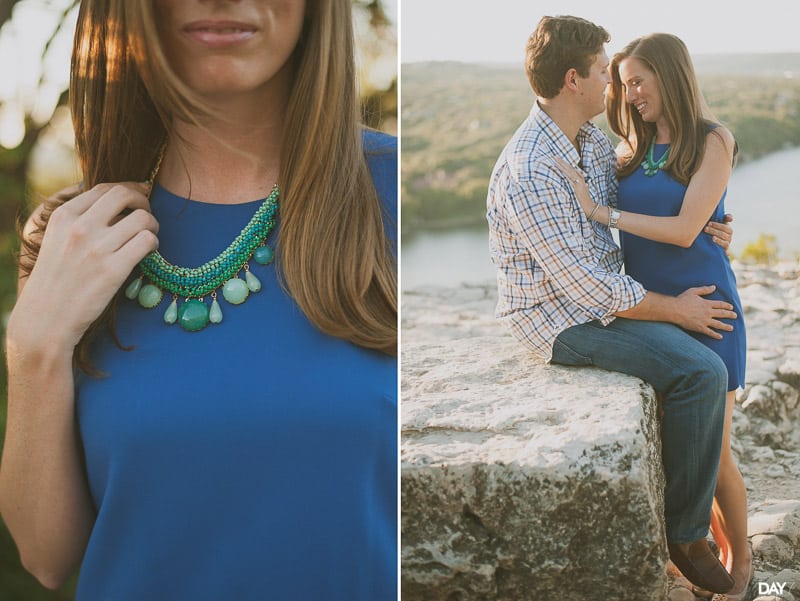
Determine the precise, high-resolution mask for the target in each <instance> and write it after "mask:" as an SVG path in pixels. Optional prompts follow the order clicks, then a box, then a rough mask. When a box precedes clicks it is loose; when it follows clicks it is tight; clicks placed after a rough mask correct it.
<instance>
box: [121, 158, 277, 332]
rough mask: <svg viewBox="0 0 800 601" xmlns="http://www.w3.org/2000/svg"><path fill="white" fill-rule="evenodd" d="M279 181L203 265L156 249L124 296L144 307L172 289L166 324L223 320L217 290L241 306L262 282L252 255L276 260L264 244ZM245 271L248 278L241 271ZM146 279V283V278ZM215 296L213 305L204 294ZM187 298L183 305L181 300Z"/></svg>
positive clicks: (193, 326) (191, 326) (199, 325)
mask: <svg viewBox="0 0 800 601" xmlns="http://www.w3.org/2000/svg"><path fill="white" fill-rule="evenodd" d="M163 156H164V149H163V148H162V149H161V152H160V154H159V157H158V160H157V162H156V166H155V168H154V169H153V173H152V175H151V177H150V179H149V180H148V183H149V184H150V192H151V193H152V190H153V185H154V183H155V178H156V175H157V174H158V169H159V167H160V165H161V159H162V158H163ZM278 197H279V191H278V184H275V186H274V187H273V188H272V192H270V194H269V196H267V197H266V198H265V199H264V201H263V202H262V203H261V206H260V207H259V208H258V210H257V211H256V212H255V214H254V215H253V217H252V218H251V219H250V221H249V222H248V223H247V225H245V226H244V228H242V231H241V232H240V233H239V235H238V236H236V238H235V239H234V240H233V242H231V243H230V244H229V245H228V247H227V248H226V249H225V250H223V251H222V252H221V253H220V254H219V255H217V256H216V257H214V258H213V259H211V260H210V261H208V262H206V263H204V264H203V265H200V266H199V267H181V266H178V265H173V264H172V263H170V262H169V261H167V260H166V259H165V258H164V257H163V256H162V255H161V253H160V252H159V251H157V250H155V251H153V252H152V253H150V254H149V255H147V256H146V257H145V258H144V259H142V261H141V262H140V263H139V270H140V272H141V273H140V275H139V276H138V277H137V278H136V279H134V280H133V281H132V282H131V283H130V284H128V286H127V287H126V288H125V296H126V297H127V298H128V299H130V300H137V301H138V303H139V305H141V306H142V307H144V308H145V309H152V308H153V307H156V306H157V305H158V304H159V303H160V302H161V299H162V298H163V296H164V291H166V292H169V293H170V294H172V303H171V304H170V305H169V307H168V308H167V310H166V312H165V313H164V323H166V324H168V325H171V324H174V323H176V322H177V323H178V324H179V325H180V326H181V327H182V328H183V329H184V330H186V331H187V332H197V331H199V330H202V329H203V328H205V327H206V326H207V325H208V324H209V323H213V324H218V323H220V322H221V321H222V308H221V307H220V304H219V302H218V301H217V291H218V290H219V289H222V296H223V298H224V299H225V300H226V301H228V302H229V303H230V304H232V305H240V304H242V303H243V302H244V301H245V300H247V297H248V296H249V295H250V293H251V292H258V291H260V290H261V281H260V280H259V279H258V278H257V277H256V276H255V275H254V274H253V273H252V272H251V271H250V265H249V264H248V261H249V260H250V259H251V258H252V259H253V260H254V261H255V262H256V263H258V264H259V265H268V264H270V263H272V261H273V259H274V257H275V253H274V251H273V249H272V248H271V247H269V246H267V245H266V244H265V242H266V240H267V237H268V236H269V234H270V232H271V231H272V229H273V227H274V226H275V218H276V213H277V209H278ZM241 271H244V279H242V278H240V277H239V273H240V272H241ZM145 280H147V283H145ZM206 296H210V297H211V306H209V305H207V304H206V303H205V300H204V299H205V297H206ZM180 298H183V299H184V302H183V303H182V304H181V305H180V306H179V305H178V300H179V299H180Z"/></svg>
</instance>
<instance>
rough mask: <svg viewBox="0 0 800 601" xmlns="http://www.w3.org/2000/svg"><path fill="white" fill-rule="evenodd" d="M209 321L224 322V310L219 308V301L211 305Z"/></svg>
mask: <svg viewBox="0 0 800 601" xmlns="http://www.w3.org/2000/svg"><path fill="white" fill-rule="evenodd" d="M208 320H209V321H210V322H211V323H220V322H221V321H222V308H221V307H220V306H219V303H218V302H217V299H214V301H213V302H212V303H211V311H209V312H208Z"/></svg>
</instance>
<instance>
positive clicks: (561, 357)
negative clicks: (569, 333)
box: [552, 338, 593, 367]
mask: <svg viewBox="0 0 800 601" xmlns="http://www.w3.org/2000/svg"><path fill="white" fill-rule="evenodd" d="M552 362H553V363H559V364H561V365H574V366H581V367H582V366H587V365H593V363H592V360H591V359H590V358H589V357H584V356H583V355H581V354H580V353H579V352H577V351H575V350H574V349H572V348H570V347H569V346H567V345H566V344H564V343H563V342H561V341H560V340H559V339H558V338H556V340H555V342H553V359H552Z"/></svg>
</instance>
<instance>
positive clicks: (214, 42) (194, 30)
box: [183, 21, 258, 48]
mask: <svg viewBox="0 0 800 601" xmlns="http://www.w3.org/2000/svg"><path fill="white" fill-rule="evenodd" d="M183 30H184V31H185V32H186V34H187V35H188V36H189V37H190V38H192V39H193V40H194V41H196V42H198V43H199V44H202V45H203V46H206V47H208V48H222V47H225V46H235V45H237V44H243V43H244V42H246V41H247V40H249V39H250V38H252V37H253V36H254V35H255V34H256V32H257V31H258V28H257V27H256V26H254V25H251V24H249V23H240V22H237V21H194V22H192V23H190V24H189V25H187V26H186V27H184V28H183Z"/></svg>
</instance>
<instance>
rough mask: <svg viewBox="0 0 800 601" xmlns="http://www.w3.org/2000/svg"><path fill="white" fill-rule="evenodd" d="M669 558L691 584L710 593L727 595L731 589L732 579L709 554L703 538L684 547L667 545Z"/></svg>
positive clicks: (712, 555) (714, 557)
mask: <svg viewBox="0 0 800 601" xmlns="http://www.w3.org/2000/svg"><path fill="white" fill-rule="evenodd" d="M667 549H669V558H670V559H671V560H672V562H673V563H674V564H675V565H676V566H677V567H678V569H679V570H680V571H681V573H682V574H683V575H684V576H686V578H688V579H689V581H690V582H691V583H692V584H696V585H697V586H699V587H701V588H704V589H706V590H707V591H711V592H712V593H727V592H728V591H729V590H731V589H732V588H733V584H734V580H733V577H732V576H731V575H730V574H728V572H727V571H726V570H725V567H724V566H723V565H722V564H721V563H720V562H719V559H717V556H716V555H714V553H712V552H711V549H710V548H709V546H708V541H707V540H706V539H705V538H701V539H698V540H696V541H694V542H693V543H691V544H689V546H688V547H687V546H686V545H677V544H673V543H669V544H668V545H667Z"/></svg>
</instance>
